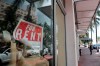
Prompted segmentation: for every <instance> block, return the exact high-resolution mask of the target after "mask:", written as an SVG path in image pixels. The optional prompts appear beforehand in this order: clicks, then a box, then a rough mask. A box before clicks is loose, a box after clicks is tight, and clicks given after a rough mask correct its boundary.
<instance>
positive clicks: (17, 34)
mask: <svg viewBox="0 0 100 66" xmlns="http://www.w3.org/2000/svg"><path fill="white" fill-rule="evenodd" d="M13 37H14V39H16V40H18V41H20V42H22V43H23V44H25V45H27V46H30V47H31V48H33V49H38V50H41V49H42V43H43V42H42V41H43V27H41V26H38V25H35V24H33V23H30V22H27V21H25V20H22V19H21V20H20V21H19V23H18V25H17V26H16V28H15V30H14V32H13Z"/></svg>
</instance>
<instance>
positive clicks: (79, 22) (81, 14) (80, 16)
mask: <svg viewBox="0 0 100 66" xmlns="http://www.w3.org/2000/svg"><path fill="white" fill-rule="evenodd" d="M99 2H100V0H77V1H75V10H76V26H77V28H78V29H80V30H83V31H85V32H86V31H87V29H88V27H89V26H90V23H91V21H92V18H93V17H94V14H95V12H96V10H97V7H98V5H99Z"/></svg>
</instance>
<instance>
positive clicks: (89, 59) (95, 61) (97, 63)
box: [79, 47, 100, 66]
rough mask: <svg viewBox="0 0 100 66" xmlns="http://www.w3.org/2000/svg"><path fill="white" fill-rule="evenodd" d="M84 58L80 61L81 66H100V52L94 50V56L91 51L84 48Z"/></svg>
mask: <svg viewBox="0 0 100 66" xmlns="http://www.w3.org/2000/svg"><path fill="white" fill-rule="evenodd" d="M81 49H82V56H80V59H79V66H100V52H97V50H93V54H92V55H90V51H89V49H88V48H86V47H82V48H81Z"/></svg>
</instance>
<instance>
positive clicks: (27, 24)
mask: <svg viewBox="0 0 100 66" xmlns="http://www.w3.org/2000/svg"><path fill="white" fill-rule="evenodd" d="M52 2H53V0H0V33H5V32H4V31H6V33H7V36H8V35H9V33H10V35H11V37H12V41H13V42H15V43H16V48H13V50H15V52H16V53H17V54H16V55H17V56H16V59H17V60H16V61H17V65H18V64H19V63H20V62H19V61H20V60H22V59H23V58H24V59H25V60H24V61H23V60H22V61H23V62H24V63H25V62H26V63H25V64H27V65H28V64H29V65H30V64H32V65H34V66H36V64H35V63H37V65H38V66H39V64H41V66H44V65H42V63H45V64H49V66H54V42H53V41H54V40H53V38H54V37H53V35H54V33H53V32H54V31H53V29H54V28H53V27H54V25H53V21H54V20H53V4H52ZM5 37H6V36H5ZM4 39H5V38H4ZM0 40H1V41H0V42H1V43H2V40H3V39H2V38H1V39H0ZM3 42H4V43H5V46H8V42H7V40H6V39H5V40H3ZM10 44H11V45H9V46H10V47H11V46H12V43H10ZM1 47H3V46H2V45H0V48H1ZM8 48H9V47H8ZM8 48H6V49H8ZM6 49H5V50H6ZM16 49H17V51H16ZM1 50H3V49H2V48H1ZM13 50H12V48H11V53H13ZM11 56H12V55H11ZM11 56H9V57H11ZM9 57H6V60H8V59H9ZM12 58H14V56H12ZM10 59H11V58H10ZM35 60H38V61H35ZM9 62H10V61H9ZM21 64H23V63H21ZM18 66H19V65H18Z"/></svg>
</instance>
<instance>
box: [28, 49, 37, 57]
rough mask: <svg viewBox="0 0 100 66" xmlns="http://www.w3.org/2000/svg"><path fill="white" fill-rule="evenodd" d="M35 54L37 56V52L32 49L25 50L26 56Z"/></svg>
mask: <svg viewBox="0 0 100 66" xmlns="http://www.w3.org/2000/svg"><path fill="white" fill-rule="evenodd" d="M35 54H39V50H33V49H29V50H27V56H32V55H35Z"/></svg>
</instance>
